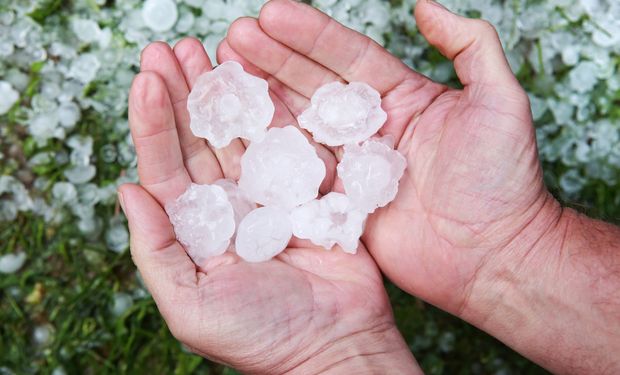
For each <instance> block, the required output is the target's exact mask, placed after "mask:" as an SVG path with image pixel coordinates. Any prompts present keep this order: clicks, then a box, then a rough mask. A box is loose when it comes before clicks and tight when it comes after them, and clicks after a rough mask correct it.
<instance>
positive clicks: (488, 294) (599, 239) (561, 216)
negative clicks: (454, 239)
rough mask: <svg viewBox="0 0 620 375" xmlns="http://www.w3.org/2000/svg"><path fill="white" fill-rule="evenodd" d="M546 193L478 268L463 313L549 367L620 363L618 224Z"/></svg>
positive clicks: (589, 368)
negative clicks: (525, 222) (511, 235)
mask: <svg viewBox="0 0 620 375" xmlns="http://www.w3.org/2000/svg"><path fill="white" fill-rule="evenodd" d="M546 199H547V201H546V202H545V203H544V208H542V209H541V210H540V213H539V214H538V215H537V216H536V217H535V218H534V219H533V220H532V221H531V223H530V224H529V225H528V227H527V228H525V229H524V230H523V231H522V233H520V234H519V235H518V236H516V237H515V239H514V241H512V242H511V243H509V244H508V246H506V247H504V248H502V249H500V250H498V251H497V252H494V253H493V254H492V258H489V259H488V261H487V262H486V263H485V266H484V267H481V269H480V272H479V273H478V275H477V281H476V283H475V284H474V285H473V286H472V289H471V293H470V298H469V300H468V303H467V306H466V308H464V310H463V316H462V317H463V318H464V319H466V320H468V321H469V322H471V323H472V324H474V325H476V326H478V327H479V328H481V329H482V330H484V331H486V332H488V333H490V334H491V335H493V336H495V337H497V338H498V339H500V340H501V341H503V342H504V343H506V344H507V345H509V346H511V347H513V348H514V349H515V350H517V351H519V352H521V353H522V354H523V355H525V356H526V357H528V358H530V359H532V360H533V361H535V362H537V363H538V364H540V365H542V366H543V367H546V368H547V369H549V370H551V371H552V372H558V373H606V371H608V370H610V369H612V370H613V369H616V370H617V369H618V367H616V366H619V363H618V362H615V361H616V359H614V358H613V355H612V353H617V352H618V350H620V341H619V340H618V339H617V337H616V336H617V334H614V332H616V333H617V332H619V331H620V317H619V316H618V315H617V310H613V311H612V310H610V306H616V308H617V306H620V295H619V294H618V293H617V290H619V288H620V277H618V276H613V277H610V276H609V275H618V274H620V266H619V265H620V262H619V260H620V257H619V256H618V255H617V254H618V252H617V251H612V250H613V247H616V248H617V246H618V245H617V243H619V242H620V231H618V228H617V227H614V226H612V225H609V224H606V223H603V222H600V221H596V220H592V219H589V218H587V217H585V216H584V215H580V214H579V213H577V212H575V211H574V210H572V209H565V208H562V207H561V206H560V204H559V203H558V202H557V201H556V200H555V199H553V198H552V197H550V196H549V197H548V198H546ZM604 248H607V250H603V249H604ZM610 265H611V266H612V267H615V269H610V268H609V267H610ZM614 311H616V312H614ZM612 373H613V371H612Z"/></svg>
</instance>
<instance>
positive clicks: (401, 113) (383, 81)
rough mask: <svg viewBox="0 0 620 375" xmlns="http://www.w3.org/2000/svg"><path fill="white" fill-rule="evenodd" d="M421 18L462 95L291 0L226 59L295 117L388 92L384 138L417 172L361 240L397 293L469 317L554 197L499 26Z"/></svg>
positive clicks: (242, 35)
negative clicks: (497, 264) (332, 101)
mask: <svg viewBox="0 0 620 375" xmlns="http://www.w3.org/2000/svg"><path fill="white" fill-rule="evenodd" d="M415 14H416V20H417V23H418V26H419V28H420V30H421V31H422V33H423V34H424V35H425V36H426V38H427V39H428V40H429V42H430V43H431V44H433V45H435V46H436V47H437V48H439V50H440V51H441V52H442V53H443V54H444V55H446V56H447V57H449V58H450V59H452V60H453V61H454V65H455V68H456V71H457V74H458V76H459V79H460V80H461V82H462V83H463V86H464V89H463V90H455V89H449V88H448V87H446V86H443V85H440V84H437V83H435V82H432V81H431V80H429V79H428V78H426V77H424V76H421V75H420V74H418V73H416V72H414V71H413V70H411V69H409V68H408V67H407V66H406V65H404V64H403V63H402V62H401V61H400V60H399V59H397V58H396V57H394V56H392V55H391V54H389V53H388V52H387V51H386V50H384V49H383V48H381V47H380V46H379V45H378V44H376V43H375V42H373V41H372V40H370V39H369V38H367V37H365V36H363V35H361V34H359V33H357V32H354V31H352V30H350V29H347V28H346V27H344V26H342V25H340V24H338V23H337V22H335V21H334V20H333V19H331V18H329V17H328V16H326V15H325V14H323V13H321V12H319V11H317V10H315V9H313V8H311V7H309V6H306V5H304V4H301V3H296V2H292V1H288V0H276V1H271V2H269V3H268V4H267V5H265V6H264V7H263V9H262V11H261V14H260V17H259V19H258V22H257V21H256V20H254V19H252V18H242V19H239V20H237V21H236V22H235V23H233V25H232V26H231V28H230V30H229V33H228V36H227V38H226V41H225V42H224V43H222V44H221V45H220V48H219V50H218V57H219V58H220V60H228V59H235V60H238V61H241V62H242V63H243V64H244V65H245V67H246V69H247V70H250V71H253V72H254V73H255V74H259V75H262V76H264V77H265V78H267V79H268V80H269V82H270V86H271V87H272V88H273V89H274V92H275V94H276V95H277V97H278V98H279V99H280V100H282V102H284V103H285V104H286V105H287V107H288V108H289V109H290V111H291V112H292V113H293V114H294V115H298V114H299V113H300V112H302V111H303V110H304V109H305V108H306V107H307V106H308V103H309V99H308V98H309V97H310V96H311V95H312V93H313V92H314V91H315V90H316V89H317V88H318V87H320V86H321V85H322V84H325V83H327V82H330V81H334V80H342V81H363V82H367V83H369V84H370V85H371V86H373V87H374V88H375V89H377V90H378V91H379V92H380V93H381V95H382V97H383V108H384V109H385V110H386V111H387V113H388V120H387V122H386V124H385V125H384V126H383V128H382V129H381V130H380V131H379V133H380V134H382V135H384V134H391V135H392V136H394V138H395V139H396V144H397V149H398V150H399V151H400V152H401V153H402V154H403V155H405V157H406V158H407V161H408V168H407V170H406V171H405V175H404V176H403V178H402V180H401V182H400V189H399V193H398V195H397V197H396V199H395V200H394V201H393V202H392V203H391V204H390V205H389V206H387V207H385V208H382V209H379V210H377V212H376V213H375V214H373V215H371V216H370V217H369V219H368V224H367V226H366V231H365V234H364V237H363V242H364V244H365V245H366V246H367V247H368V250H369V251H370V253H371V254H372V256H373V257H374V258H375V260H376V261H377V262H378V264H379V266H380V267H381V269H382V271H384V272H385V273H386V274H387V275H388V276H389V277H390V278H391V279H392V280H393V281H395V282H396V283H397V284H398V285H399V286H401V287H402V288H404V289H405V290H407V291H409V292H411V293H413V294H415V295H417V296H420V297H422V298H424V299H425V300H427V301H429V302H431V303H433V304H435V305H437V306H439V307H441V308H443V309H445V310H448V311H450V312H452V313H455V314H459V313H461V312H462V311H463V310H464V309H466V307H467V301H468V296H469V293H470V291H471V289H472V286H473V284H474V282H475V280H476V274H477V271H478V270H479V269H480V267H483V266H484V265H485V264H486V263H487V262H490V261H491V259H492V257H493V256H494V254H496V253H497V252H499V251H501V250H502V249H503V248H504V247H506V246H507V245H508V244H509V243H511V242H512V241H515V240H516V239H517V238H518V237H519V235H520V234H521V233H522V232H524V231H525V230H527V228H528V225H529V224H530V223H532V221H533V220H535V218H537V217H538V216H539V215H541V214H542V213H543V209H544V208H545V207H547V206H548V205H549V202H551V201H552V200H551V198H550V196H549V194H548V193H547V190H546V189H545V187H544V185H543V182H542V178H541V169H540V166H539V163H538V157H537V152H536V141H535V137H534V129H533V126H532V120H531V116H530V108H529V102H528V98H527V96H526V94H525V92H524V91H523V89H522V88H521V87H520V86H519V84H518V82H517V81H516V79H515V77H514V76H513V74H512V73H511V71H510V68H509V66H508V63H507V61H506V59H505V57H504V54H503V52H502V47H501V45H500V42H499V39H498V37H497V34H496V33H495V31H494V29H493V27H492V26H490V25H489V24H488V23H486V22H484V21H479V20H470V19H466V18H462V17H459V16H456V15H454V14H452V13H450V12H448V11H447V10H445V8H443V7H441V6H440V5H438V4H436V3H433V2H430V1H419V2H418V4H417V8H416V11H415ZM250 62H251V63H250ZM336 154H338V153H336ZM328 170H331V171H332V173H335V172H334V170H333V168H332V169H330V168H328ZM332 180H333V181H335V183H334V184H333V186H332V188H333V189H335V190H342V185H341V183H339V181H338V180H337V178H333V179H332ZM327 188H328V189H329V187H327ZM545 213H546V211H545Z"/></svg>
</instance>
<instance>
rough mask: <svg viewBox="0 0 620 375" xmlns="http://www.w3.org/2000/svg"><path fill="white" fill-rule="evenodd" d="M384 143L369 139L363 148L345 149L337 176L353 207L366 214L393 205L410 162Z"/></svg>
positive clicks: (352, 147)
mask: <svg viewBox="0 0 620 375" xmlns="http://www.w3.org/2000/svg"><path fill="white" fill-rule="evenodd" d="M386 143H388V142H386V141H385V140H375V139H369V140H367V141H366V142H364V143H363V144H362V145H357V144H351V145H346V146H345V147H344V156H343V158H342V161H341V162H340V163H339V164H338V167H337V169H338V176H339V177H340V178H341V179H342V182H343V184H344V190H345V192H346V194H347V196H348V197H349V199H350V200H351V205H352V206H353V207H356V208H357V209H359V210H361V211H364V212H369V213H371V212H374V211H375V210H376V209H377V208H378V207H383V206H385V205H386V204H388V203H390V202H391V201H392V200H393V199H394V198H395V197H396V192H397V191H398V181H399V180H400V178H401V177H402V176H403V173H404V171H405V168H406V167H407V161H406V160H405V158H404V157H403V156H402V155H401V154H400V153H399V152H398V151H396V150H394V149H392V148H391V147H390V146H389V145H388V144H386Z"/></svg>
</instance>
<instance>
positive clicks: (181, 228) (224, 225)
mask: <svg viewBox="0 0 620 375" xmlns="http://www.w3.org/2000/svg"><path fill="white" fill-rule="evenodd" d="M166 212H167V213H168V217H169V218H170V222H171V223H172V226H173V227H174V232H175V233H176V236H177V239H178V240H179V242H181V243H182V244H183V246H185V250H186V251H187V254H188V255H189V256H190V257H191V258H192V260H193V261H194V263H196V264H200V263H201V262H203V261H204V260H205V259H207V258H209V257H212V256H216V255H220V254H222V253H224V252H225V251H226V249H227V248H228V245H229V244H230V238H231V237H232V235H233V233H234V232H235V216H234V213H233V208H232V205H231V204H230V202H229V201H228V197H227V196H226V192H225V191H224V189H222V188H221V187H219V186H216V185H198V184H191V185H190V186H189V188H188V189H187V190H186V191H185V192H184V193H183V194H181V195H180V196H179V197H178V198H177V199H176V200H175V201H174V202H172V203H169V204H167V205H166Z"/></svg>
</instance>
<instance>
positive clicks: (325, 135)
mask: <svg viewBox="0 0 620 375" xmlns="http://www.w3.org/2000/svg"><path fill="white" fill-rule="evenodd" d="M386 119H387V114H386V113H385V111H383V109H382V108H381V95H379V93H378V92H377V91H376V90H375V89H373V88H372V87H370V86H369V85H367V84H365V83H363V82H351V83H349V84H348V85H346V84H343V83H340V82H332V83H328V84H326V85H323V86H322V87H320V88H319V89H318V90H316V92H315V93H314V95H312V99H311V105H310V107H309V108H308V109H306V110H305V111H304V112H303V113H302V114H301V115H300V116H299V117H298V119H297V120H298V122H299V126H301V127H302V128H304V129H307V130H309V131H310V132H311V133H312V136H313V137H314V139H315V140H316V141H317V142H321V143H324V144H326V145H329V146H339V145H343V144H347V143H358V142H361V141H363V140H365V139H367V138H368V137H370V136H371V135H373V134H375V133H376V132H377V130H379V128H381V126H382V125H383V123H385V120H386Z"/></svg>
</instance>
